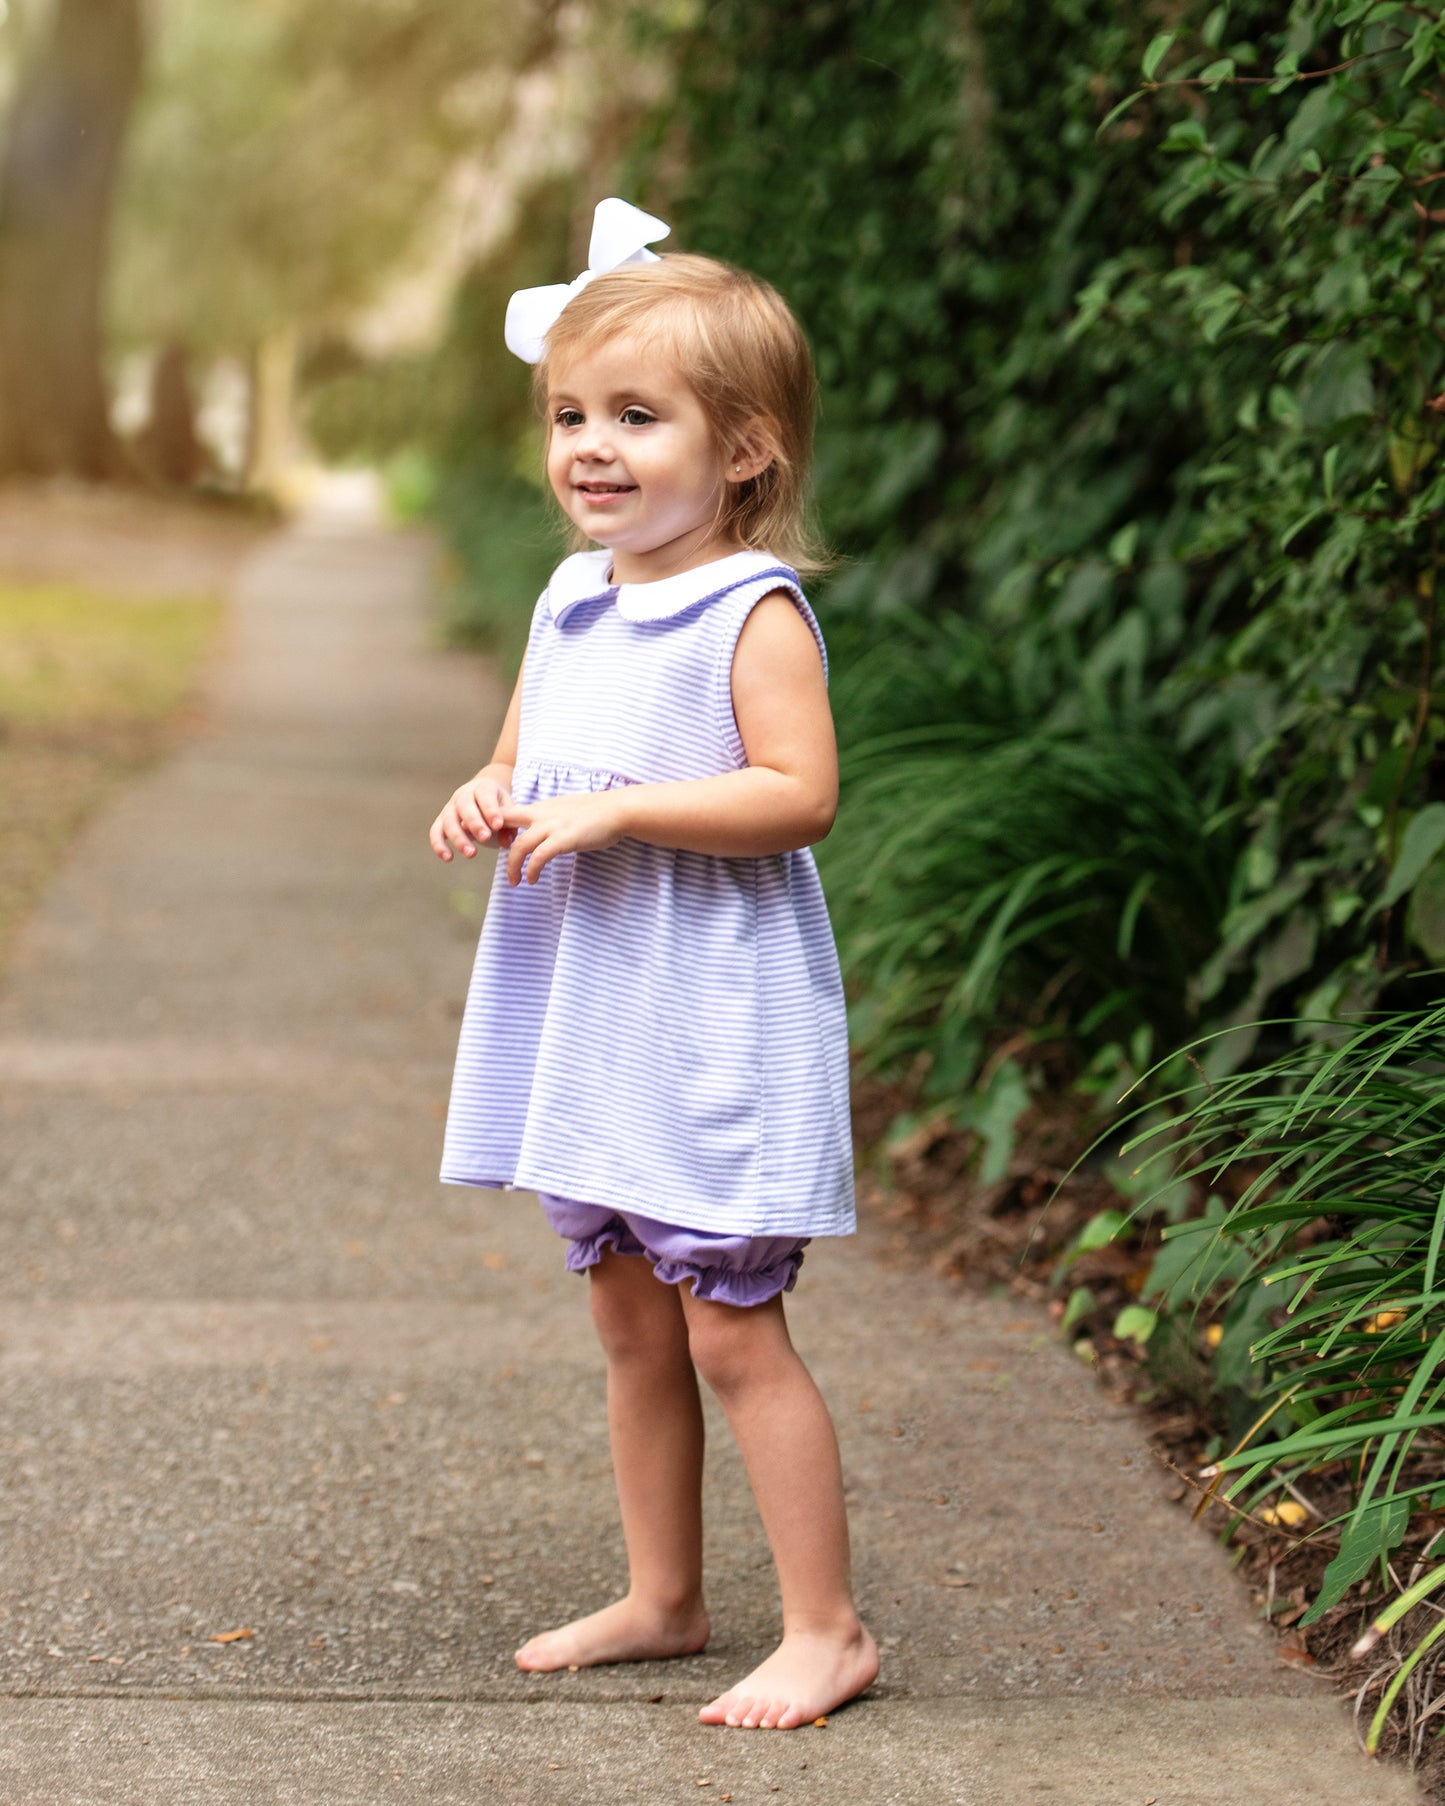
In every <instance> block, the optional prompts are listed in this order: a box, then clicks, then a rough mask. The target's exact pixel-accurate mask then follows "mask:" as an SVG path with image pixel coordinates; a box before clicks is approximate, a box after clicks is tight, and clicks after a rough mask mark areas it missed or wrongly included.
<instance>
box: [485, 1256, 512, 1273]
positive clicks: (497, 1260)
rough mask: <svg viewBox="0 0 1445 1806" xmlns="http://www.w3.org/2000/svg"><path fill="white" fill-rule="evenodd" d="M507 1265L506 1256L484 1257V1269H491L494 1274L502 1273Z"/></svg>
mask: <svg viewBox="0 0 1445 1806" xmlns="http://www.w3.org/2000/svg"><path fill="white" fill-rule="evenodd" d="M506 1264H507V1257H506V1255H505V1254H484V1255H483V1256H482V1265H483V1266H484V1267H490V1269H491V1270H492V1272H493V1273H500V1272H501V1271H502V1269H503V1267H505V1266H506Z"/></svg>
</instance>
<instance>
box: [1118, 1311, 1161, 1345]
mask: <svg viewBox="0 0 1445 1806" xmlns="http://www.w3.org/2000/svg"><path fill="white" fill-rule="evenodd" d="M1158 1322H1159V1318H1158V1315H1157V1313H1156V1312H1154V1311H1151V1310H1150V1309H1149V1306H1148V1305H1147V1304H1126V1305H1125V1306H1124V1308H1123V1310H1122V1311H1120V1312H1119V1315H1118V1316H1117V1317H1116V1318H1115V1319H1114V1335H1115V1336H1116V1337H1117V1339H1118V1340H1119V1341H1120V1342H1138V1343H1139V1344H1140V1345H1141V1346H1142V1345H1143V1344H1144V1343H1146V1342H1148V1340H1149V1338H1150V1336H1152V1335H1153V1334H1154V1331H1155V1328H1156V1327H1157V1326H1158Z"/></svg>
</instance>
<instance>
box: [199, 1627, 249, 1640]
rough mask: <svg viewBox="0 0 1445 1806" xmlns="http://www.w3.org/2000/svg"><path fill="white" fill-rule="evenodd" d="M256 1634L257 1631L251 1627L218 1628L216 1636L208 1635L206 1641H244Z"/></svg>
mask: <svg viewBox="0 0 1445 1806" xmlns="http://www.w3.org/2000/svg"><path fill="white" fill-rule="evenodd" d="M255 1634H256V1633H255V1631H254V1630H251V1629H249V1628H248V1629H246V1630H218V1631H217V1632H216V1634H215V1636H213V1637H207V1638H206V1641H207V1642H208V1643H244V1642H246V1640H247V1639H248V1638H250V1637H254V1636H255Z"/></svg>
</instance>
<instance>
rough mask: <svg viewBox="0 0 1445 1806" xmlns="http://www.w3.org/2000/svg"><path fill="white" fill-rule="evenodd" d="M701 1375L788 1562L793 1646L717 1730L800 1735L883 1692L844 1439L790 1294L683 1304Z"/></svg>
mask: <svg viewBox="0 0 1445 1806" xmlns="http://www.w3.org/2000/svg"><path fill="white" fill-rule="evenodd" d="M682 1303H683V1309H684V1311H685V1313H686V1316H687V1325H688V1331H689V1337H690V1345H691V1348H692V1357H693V1360H694V1362H695V1363H696V1365H697V1368H698V1371H699V1372H700V1373H701V1374H702V1375H703V1377H704V1379H706V1380H707V1382H708V1384H709V1385H710V1386H711V1387H712V1389H713V1391H714V1392H716V1393H717V1396H718V1400H719V1402H720V1403H721V1405H722V1408H723V1410H724V1412H725V1413H726V1415H727V1420H728V1423H729V1424H730V1425H731V1427H732V1432H733V1434H734V1436H736V1437H737V1441H738V1447H739V1449H740V1450H741V1451H742V1457H743V1462H744V1465H745V1466H746V1467H747V1470H748V1479H749V1480H750V1481H751V1482H752V1488H753V1495H754V1497H755V1498H756V1499H757V1502H758V1510H759V1512H760V1514H761V1516H762V1520H763V1528H764V1530H766V1532H767V1535H768V1541H769V1543H770V1544H771V1545H772V1551H773V1560H774V1561H775V1562H776V1563H777V1569H778V1585H779V1587H780V1589H781V1592H782V1602H783V1640H782V1642H781V1643H780V1644H779V1645H778V1647H777V1649H776V1650H775V1651H774V1652H773V1654H772V1655H771V1656H769V1657H768V1659H767V1661H765V1662H764V1663H763V1664H762V1665H761V1667H759V1668H756V1669H755V1670H754V1671H753V1672H752V1673H751V1674H750V1675H748V1676H747V1678H746V1679H745V1680H742V1681H739V1682H738V1684H737V1685H736V1686H735V1687H732V1688H730V1689H729V1690H728V1692H726V1693H724V1694H722V1695H721V1696H720V1697H719V1698H718V1699H715V1700H714V1701H713V1702H712V1704H711V1705H709V1706H704V1707H703V1709H702V1711H701V1713H699V1717H701V1718H702V1720H703V1722H704V1723H705V1724H730V1725H742V1726H745V1727H747V1728H749V1729H752V1728H754V1727H763V1728H771V1727H774V1726H775V1727H777V1728H778V1729H780V1730H791V1729H792V1728H793V1727H794V1726H795V1725H800V1724H807V1723H809V1722H811V1721H812V1720H813V1719H814V1718H818V1717H820V1716H821V1715H822V1714H823V1713H825V1712H830V1711H832V1709H833V1708H834V1707H835V1706H839V1705H841V1704H842V1703H843V1701H844V1700H847V1699H851V1698H852V1697H853V1695H854V1694H855V1693H861V1692H862V1691H863V1689H864V1688H865V1687H867V1686H868V1685H870V1684H871V1682H872V1681H873V1679H874V1677H875V1676H876V1675H877V1673H878V1651H877V1648H876V1646H875V1645H874V1642H873V1639H872V1637H870V1636H869V1634H868V1632H867V1631H866V1630H865V1629H864V1628H863V1625H862V1623H861V1621H860V1620H859V1617H858V1611H857V1607H856V1606H855V1605H854V1603H853V1588H852V1580H851V1577H850V1573H849V1550H848V1520H847V1515H846V1513H845V1511H844V1506H843V1475H842V1468H841V1464H840V1462H839V1459H838V1439H837V1436H836V1435H835V1434H834V1431H833V1422H832V1419H831V1418H830V1417H829V1415H828V1407H827V1406H826V1405H825V1404H824V1403H823V1397H822V1394H821V1393H820V1392H819V1391H818V1388H817V1386H816V1385H815V1384H814V1383H813V1377H812V1375H811V1374H810V1373H809V1372H808V1370H807V1368H806V1367H805V1366H804V1365H803V1363H802V1361H801V1360H800V1359H799V1357H798V1353H797V1351H796V1349H795V1348H794V1347H793V1344H792V1341H791V1339H790V1337H789V1335H788V1327H787V1322H786V1320H785V1318H784V1316H783V1301H782V1298H781V1297H778V1298H774V1299H772V1300H771V1301H770V1302H769V1303H767V1304H762V1305H754V1306H752V1307H751V1308H749V1309H741V1308H739V1307H737V1306H734V1305H727V1304H713V1303H711V1302H709V1301H708V1300H706V1299H700V1298H693V1297H691V1296H690V1295H687V1296H684V1298H683V1301H682Z"/></svg>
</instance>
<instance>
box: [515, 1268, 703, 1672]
mask: <svg viewBox="0 0 1445 1806" xmlns="http://www.w3.org/2000/svg"><path fill="white" fill-rule="evenodd" d="M591 1278H592V1315H593V1319H594V1321H595V1322H596V1324H597V1333H598V1335H599V1336H600V1338H601V1341H602V1346H603V1348H604V1350H605V1351H606V1354H607V1425H608V1429H609V1431H610V1433H611V1438H612V1466H613V1469H614V1471H615V1473H616V1476H617V1500H618V1504H619V1505H620V1506H621V1508H622V1534H623V1538H624V1540H625V1541H626V1544H627V1567H628V1575H629V1585H628V1590H627V1594H626V1596H625V1597H624V1598H622V1599H619V1600H618V1601H617V1602H616V1603H615V1604H613V1605H609V1606H604V1608H603V1609H602V1610H601V1611H600V1612H593V1613H591V1614H590V1616H588V1617H586V1618H578V1619H577V1620H576V1621H575V1622H574V1623H571V1624H565V1625H563V1626H562V1627H561V1628H560V1629H559V1630H551V1631H544V1632H543V1634H542V1635H541V1636H538V1637H533V1638H532V1639H531V1641H530V1642H528V1643H524V1644H523V1645H522V1647H521V1648H520V1649H519V1650H518V1651H517V1655H516V1662H517V1666H518V1667H519V1668H528V1669H553V1668H587V1667H590V1666H592V1665H594V1664H595V1663H599V1662H639V1661H647V1660H650V1659H654V1658H656V1657H659V1656H677V1655H693V1654H695V1653H696V1651H698V1650H699V1649H701V1648H702V1647H703V1645H704V1644H705V1643H706V1642H707V1639H708V1633H709V1629H710V1626H709V1624H708V1617H707V1612H706V1610H705V1609H704V1607H703V1600H702V1455H703V1426H702V1404H701V1401H700V1400H699V1398H698V1392H697V1375H696V1373H695V1372H694V1371H693V1366H692V1360H691V1357H690V1356H689V1353H688V1342H687V1325H686V1322H685V1321H684V1319H683V1314H682V1305H681V1302H680V1300H679V1298H678V1295H677V1288H676V1287H675V1286H668V1285H663V1284H662V1282H661V1281H660V1280H658V1279H656V1278H655V1277H654V1276H653V1272H652V1267H651V1265H650V1264H649V1263H648V1262H647V1261H645V1260H643V1259H641V1258H640V1257H639V1256H636V1255H621V1254H610V1253H609V1254H604V1255H603V1257H602V1259H601V1261H600V1262H599V1264H598V1265H597V1266H595V1267H593V1268H592V1270H591Z"/></svg>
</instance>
